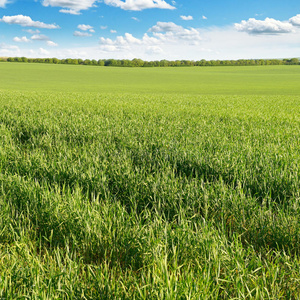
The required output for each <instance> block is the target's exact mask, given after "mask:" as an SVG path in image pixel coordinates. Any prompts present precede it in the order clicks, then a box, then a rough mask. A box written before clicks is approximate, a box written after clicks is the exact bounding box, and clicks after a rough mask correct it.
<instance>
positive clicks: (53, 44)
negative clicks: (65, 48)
mask: <svg viewBox="0 0 300 300" xmlns="http://www.w3.org/2000/svg"><path fill="white" fill-rule="evenodd" d="M47 45H48V46H50V47H57V46H58V44H56V43H54V42H53V41H47Z"/></svg>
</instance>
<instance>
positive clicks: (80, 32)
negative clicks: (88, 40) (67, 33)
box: [73, 31, 92, 37]
mask: <svg viewBox="0 0 300 300" xmlns="http://www.w3.org/2000/svg"><path fill="white" fill-rule="evenodd" d="M73 35H74V36H80V37H86V36H92V35H91V34H90V33H88V32H82V31H74V33H73Z"/></svg>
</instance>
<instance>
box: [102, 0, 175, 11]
mask: <svg viewBox="0 0 300 300" xmlns="http://www.w3.org/2000/svg"><path fill="white" fill-rule="evenodd" d="M104 3H105V4H107V5H111V6H115V7H120V8H121V9H124V10H136V11H138V10H143V9H148V8H160V9H175V7H174V6H172V5H171V4H168V3H167V2H166V1H164V0H125V1H122V0H104Z"/></svg>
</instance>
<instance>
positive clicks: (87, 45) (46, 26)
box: [0, 0, 300, 60]
mask: <svg viewBox="0 0 300 300" xmlns="http://www.w3.org/2000/svg"><path fill="white" fill-rule="evenodd" d="M0 56H26V57H57V58H82V59H86V58H88V59H102V58H103V59H105V58H115V59H133V58H141V59H144V60H161V59H168V60H176V59H189V60H201V59H207V60H211V59H251V58H252V59H258V58H291V57H300V1H299V0H287V1H284V2H283V1H282V0H280V1H279V0H272V1H271V0H251V1H248V0H245V1H238V0H228V1H224V0H223V1H221V0H211V1H201V0H176V1H172V0H98V1H97V0H96V1H95V0H0Z"/></svg>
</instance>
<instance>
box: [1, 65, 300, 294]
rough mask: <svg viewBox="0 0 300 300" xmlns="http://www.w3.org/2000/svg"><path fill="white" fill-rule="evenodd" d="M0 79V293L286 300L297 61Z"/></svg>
mask: <svg viewBox="0 0 300 300" xmlns="http://www.w3.org/2000/svg"><path fill="white" fill-rule="evenodd" d="M0 74H1V75H0V137H1V138H0V299H1V298H3V299H299V298H300V276H299V268H300V259H299V255H300V247H299V245H300V203H299V200H300V181H299V176H300V172H299V170H300V169H299V166H300V155H299V152H300V150H299V149H300V136H299V132H300V95H299V90H298V89H299V85H297V84H296V81H297V80H298V81H299V76H300V69H299V68H297V67H293V66H291V67H288V66H284V67H270V68H269V67H253V68H252V67H232V68H228V67H226V68H224V67H220V68H218V67H214V68H176V69H175V68H174V69H171V68H168V69H118V68H97V67H85V66H77V67H76V66H52V65H51V66H50V65H49V66H47V65H28V64H27V65H26V64H5V63H3V64H0ZM46 75H47V76H46ZM121 79H123V81H121ZM214 83H215V85H214ZM255 85H256V86H257V88H256V89H254V88H253V86H255Z"/></svg>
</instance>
